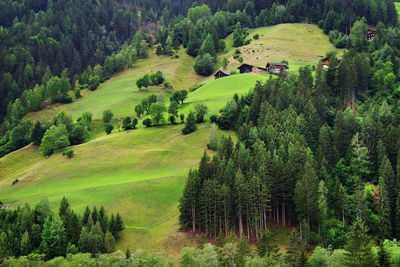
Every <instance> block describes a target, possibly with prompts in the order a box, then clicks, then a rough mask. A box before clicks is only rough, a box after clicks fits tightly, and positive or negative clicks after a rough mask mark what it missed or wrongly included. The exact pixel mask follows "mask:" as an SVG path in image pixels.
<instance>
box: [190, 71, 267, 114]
mask: <svg viewBox="0 0 400 267" xmlns="http://www.w3.org/2000/svg"><path fill="white" fill-rule="evenodd" d="M269 77H271V75H269V74H241V75H232V76H228V77H224V78H221V79H217V80H213V81H211V82H209V83H207V84H205V85H203V86H202V87H200V88H199V89H198V90H196V91H194V92H192V93H190V94H189V97H188V99H187V100H186V101H185V102H186V104H184V105H183V107H182V111H183V112H184V113H187V112H188V111H189V110H190V109H194V106H195V105H196V104H198V103H204V104H206V105H207V107H208V111H209V115H212V114H217V113H218V111H219V109H220V108H221V107H222V106H223V105H224V103H226V101H227V100H228V99H231V98H232V96H233V94H235V93H237V94H239V95H242V94H245V93H247V92H248V91H249V90H250V89H252V88H254V85H255V84H256V82H257V81H265V80H266V79H268V78H269Z"/></svg>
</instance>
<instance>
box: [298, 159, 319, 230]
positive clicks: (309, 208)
mask: <svg viewBox="0 0 400 267" xmlns="http://www.w3.org/2000/svg"><path fill="white" fill-rule="evenodd" d="M294 201H295V204H296V211H297V213H298V216H299V219H300V220H302V219H307V223H308V225H310V222H311V221H312V220H313V219H314V218H313V216H315V215H316V214H318V178H317V175H316V174H315V171H314V169H313V167H312V166H311V164H310V163H309V162H308V161H307V162H306V164H305V166H304V175H303V178H302V179H301V180H299V181H298V182H297V184H296V188H295V190H294Z"/></svg>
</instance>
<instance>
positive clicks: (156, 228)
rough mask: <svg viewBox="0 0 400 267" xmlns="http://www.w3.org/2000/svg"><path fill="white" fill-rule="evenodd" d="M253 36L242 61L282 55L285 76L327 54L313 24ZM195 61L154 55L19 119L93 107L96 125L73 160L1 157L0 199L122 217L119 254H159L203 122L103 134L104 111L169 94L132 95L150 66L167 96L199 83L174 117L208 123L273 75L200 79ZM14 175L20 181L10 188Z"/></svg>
mask: <svg viewBox="0 0 400 267" xmlns="http://www.w3.org/2000/svg"><path fill="white" fill-rule="evenodd" d="M250 32H251V34H250V36H251V37H252V36H253V35H254V34H255V33H258V34H260V39H259V40H256V41H253V42H252V43H251V44H250V45H247V46H243V47H241V48H240V49H241V51H242V55H243V57H244V59H245V62H246V63H250V64H256V65H260V66H264V65H265V63H266V62H267V61H280V60H282V59H287V60H289V64H290V67H291V70H292V69H295V68H298V67H299V66H301V65H306V64H316V63H317V62H318V60H319V59H320V58H321V56H323V55H325V53H326V52H328V51H330V50H333V49H334V48H333V46H332V45H331V44H330V43H329V41H328V38H327V36H325V35H323V34H322V30H320V29H318V28H317V26H312V25H305V24H284V25H278V26H274V27H266V28H258V29H253V30H250ZM226 42H227V52H226V53H224V54H220V55H219V59H222V58H223V57H231V56H232V54H233V53H234V51H235V48H233V47H232V37H231V36H230V37H228V38H227V39H226ZM253 49H254V50H255V52H254V53H253V52H252V50H253ZM229 60H230V62H231V63H230V65H229V67H228V69H233V68H236V67H237V66H238V65H239V63H238V62H237V61H235V60H233V58H230V59H229ZM193 63H194V59H193V58H192V57H190V56H188V55H187V54H186V53H185V51H183V50H182V49H181V50H180V51H179V58H171V57H167V56H160V58H158V57H157V56H156V55H155V52H154V51H152V52H151V53H150V56H149V58H146V59H142V60H139V61H138V62H137V63H136V65H135V67H134V68H132V69H127V70H125V71H123V72H121V73H119V74H117V75H115V76H113V77H112V78H111V79H110V80H108V81H106V82H105V83H103V84H101V85H100V87H99V88H98V89H97V90H96V91H94V92H90V91H88V92H85V95H84V96H83V98H82V99H80V100H78V101H75V102H73V103H71V104H67V105H61V104H57V105H54V106H51V107H50V108H48V109H45V110H42V111H39V112H34V113H29V114H28V115H27V116H26V118H29V119H32V120H51V119H52V118H53V117H54V116H55V114H57V113H58V112H59V111H62V110H64V111H66V112H68V113H70V114H72V116H73V118H74V119H76V118H77V117H78V116H79V115H80V114H82V112H84V111H90V112H92V113H93V115H94V120H95V122H94V125H95V132H94V133H92V139H93V140H92V141H90V142H88V143H86V144H82V145H79V146H75V147H73V149H74V151H75V154H76V156H75V157H74V158H73V159H71V160H68V159H66V158H65V157H63V156H62V155H61V153H60V152H58V153H56V154H55V155H53V156H51V157H50V158H47V159H45V158H42V156H41V155H40V152H39V151H38V150H37V149H36V148H33V147H32V146H28V147H25V148H23V149H21V150H19V151H16V152H14V153H12V154H10V155H8V156H6V157H4V158H2V159H0V195H1V201H3V202H5V203H7V204H11V205H18V204H22V203H24V202H29V203H31V204H34V203H36V202H37V201H38V200H39V199H40V198H41V197H43V196H47V197H48V198H49V200H50V202H51V204H52V206H53V207H56V206H57V205H58V203H59V201H60V199H61V198H62V197H63V196H66V197H67V198H68V199H69V200H70V202H71V205H72V206H73V207H74V208H76V210H78V211H81V210H82V209H83V208H84V207H85V206H86V205H90V206H93V205H96V206H101V205H104V207H105V208H106V209H107V210H109V211H110V212H117V211H119V212H120V213H121V215H122V216H123V218H124V220H125V223H126V228H127V229H126V230H125V232H124V235H123V237H122V240H121V241H120V242H119V243H118V247H119V248H121V249H123V250H125V248H126V247H127V246H129V247H131V248H132V249H134V248H145V249H150V250H153V251H154V250H157V249H159V248H162V247H163V248H166V247H167V246H166V245H165V244H164V242H165V241H166V240H167V239H168V238H169V237H170V238H171V237H172V238H174V236H175V235H176V233H177V229H178V227H179V226H178V209H177V205H178V200H179V198H180V196H181V193H182V189H183V187H184V184H185V181H186V178H187V174H188V171H189V169H190V168H192V167H194V166H196V165H197V164H198V162H199V160H200V157H201V155H202V153H203V151H204V149H206V144H207V142H208V129H209V125H208V124H204V125H201V126H199V130H198V131H197V132H195V133H194V134H190V135H188V136H182V135H181V129H182V127H183V126H182V125H177V126H169V125H168V126H162V127H157V128H156V127H152V128H143V126H142V125H141V124H140V125H139V127H140V128H139V129H138V130H133V131H131V132H129V133H127V132H119V131H118V130H114V132H113V133H112V134H111V135H109V136H106V135H105V133H104V132H103V129H102V123H101V122H100V119H101V116H102V113H103V111H104V110H106V109H110V110H112V112H113V113H114V114H115V117H117V118H122V117H124V116H133V115H134V106H135V105H136V104H137V103H139V102H140V101H141V100H142V99H143V98H144V97H146V96H148V95H150V94H159V93H161V92H164V93H165V94H166V96H169V95H170V94H171V93H172V92H165V91H164V90H163V89H161V88H159V87H151V88H149V90H148V91H145V92H138V89H137V87H136V80H137V79H138V77H140V76H142V75H144V74H146V73H151V72H155V71H157V70H161V71H162V72H163V73H164V74H165V76H166V78H167V80H169V81H171V83H172V84H173V86H174V90H179V89H188V88H189V87H190V86H192V85H194V84H200V83H204V84H205V85H203V86H202V87H200V88H199V89H198V90H196V91H194V92H191V93H189V96H188V98H187V99H186V100H185V104H184V105H182V106H181V107H180V112H183V113H188V112H189V110H191V109H193V108H194V106H195V104H197V103H203V104H205V105H207V106H208V108H209V114H208V116H207V118H208V117H209V116H210V115H212V114H217V113H218V111H219V109H220V108H221V107H223V106H224V105H225V103H226V101H227V100H228V99H229V98H231V97H232V96H233V94H234V93H238V94H239V95H240V94H244V93H246V92H248V91H249V90H250V89H251V88H252V87H254V84H255V83H256V81H258V80H262V81H265V80H267V79H268V78H269V77H270V75H267V74H242V75H232V76H230V77H225V78H222V79H218V80H214V79H213V77H212V76H210V77H206V78H205V77H201V76H198V75H197V74H196V73H195V72H194V70H193ZM167 98H168V97H167ZM228 134H230V132H229V133H228ZM17 178H18V179H19V180H20V182H19V183H18V184H17V185H16V186H11V182H12V181H13V180H15V179H17ZM183 243H184V241H181V242H180V243H179V246H181V245H182V244H183ZM176 251H177V250H176ZM176 251H175V252H176Z"/></svg>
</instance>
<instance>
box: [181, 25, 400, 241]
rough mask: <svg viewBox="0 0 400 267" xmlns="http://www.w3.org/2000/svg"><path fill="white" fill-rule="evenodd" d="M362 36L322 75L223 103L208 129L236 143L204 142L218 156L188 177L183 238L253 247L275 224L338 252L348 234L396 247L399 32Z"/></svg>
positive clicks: (283, 81) (274, 81) (355, 31)
mask: <svg viewBox="0 0 400 267" xmlns="http://www.w3.org/2000/svg"><path fill="white" fill-rule="evenodd" d="M365 28H366V24H365V20H363V19H361V20H359V21H357V22H356V23H355V24H354V26H353V27H352V29H351V35H350V41H351V44H352V46H351V47H350V51H348V52H346V53H345V54H344V55H343V57H342V58H341V60H338V59H337V58H336V57H335V56H334V55H332V56H331V59H332V60H331V62H330V64H329V68H328V69H327V70H324V69H323V68H322V66H321V64H320V65H318V66H317V68H316V70H315V75H313V73H312V68H311V67H309V66H305V67H302V68H300V70H299V72H298V74H296V75H290V76H289V77H287V78H285V77H275V78H270V79H269V80H267V81H266V82H265V83H261V82H258V83H257V84H256V86H255V88H254V90H251V91H250V92H249V93H248V94H246V95H243V96H240V97H239V96H238V95H235V96H234V97H233V99H231V100H229V101H228V102H227V104H226V106H225V107H224V108H223V109H222V110H221V112H220V115H219V116H217V117H214V118H213V121H215V122H216V124H217V125H218V127H219V128H221V129H225V130H227V129H233V130H235V131H236V134H237V136H238V142H237V143H236V144H234V142H233V141H232V139H231V138H230V137H228V138H226V137H218V136H216V135H215V134H213V138H211V136H210V144H209V147H210V148H213V149H216V150H217V154H215V155H214V156H213V157H212V158H211V157H210V156H209V155H207V153H204V155H203V157H202V159H201V161H200V163H199V166H198V168H196V169H193V170H191V171H190V173H189V176H188V180H187V183H186V186H185V189H184V191H183V196H182V198H181V200H180V223H181V226H182V227H183V228H186V229H190V230H191V231H193V232H202V233H204V234H205V235H206V236H207V237H210V238H216V237H217V236H218V234H219V233H220V232H223V233H224V234H225V235H227V234H228V233H229V232H230V231H234V232H236V233H237V234H238V235H239V236H241V237H243V236H245V237H246V238H247V239H248V240H252V241H255V242H260V240H261V237H262V234H263V232H265V231H267V230H268V224H269V223H270V222H276V223H279V224H282V225H283V226H291V227H293V226H296V227H298V229H299V233H300V237H301V239H302V241H303V242H304V243H305V244H320V245H322V246H324V247H328V246H331V247H333V248H338V249H340V248H344V247H345V246H346V244H347V243H348V242H349V239H350V238H351V234H350V233H351V227H350V226H351V225H357V227H360V228H363V229H364V230H365V232H366V236H368V237H372V239H375V240H377V241H378V243H379V242H380V241H382V242H383V241H384V240H385V239H393V238H396V239H398V238H399V237H400V236H399V232H398V228H399V225H400V220H399V219H400V218H399V216H398V214H400V195H399V190H398V188H399V185H400V184H399V179H398V176H399V166H400V165H399V162H398V161H399V153H398V151H399V149H400V147H399V144H400V143H399V142H398V140H399V138H398V133H399V132H400V131H399V130H400V128H399V127H400V120H399V118H400V109H399V105H398V103H399V95H398V93H397V91H398V89H397V88H398V86H399V84H398V80H399V79H398V72H397V67H396V64H397V63H393V62H396V61H397V60H398V59H397V51H398V48H397V43H396V40H397V38H398V37H396V38H395V39H394V40H391V37H392V33H393V32H397V31H398V29H397V28H391V27H387V28H386V27H384V26H383V25H382V24H380V25H379V26H378V28H377V29H378V34H377V37H376V38H375V39H374V40H372V41H366V39H365V35H364V34H365ZM392 60H393V61H392ZM396 73H397V74H396ZM366 245H367V244H366Z"/></svg>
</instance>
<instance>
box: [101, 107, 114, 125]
mask: <svg viewBox="0 0 400 267" xmlns="http://www.w3.org/2000/svg"><path fill="white" fill-rule="evenodd" d="M113 117H114V114H113V113H112V112H111V110H109V109H107V110H105V111H104V112H103V122H104V124H106V123H110V122H111V121H112V119H113Z"/></svg>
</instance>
